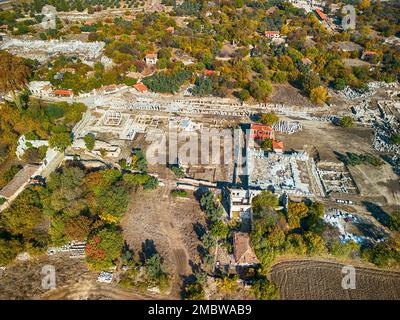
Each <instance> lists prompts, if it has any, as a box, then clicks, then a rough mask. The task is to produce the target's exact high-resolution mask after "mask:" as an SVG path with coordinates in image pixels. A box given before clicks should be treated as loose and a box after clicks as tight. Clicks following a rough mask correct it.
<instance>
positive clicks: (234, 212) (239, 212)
mask: <svg viewBox="0 0 400 320" xmlns="http://www.w3.org/2000/svg"><path fill="white" fill-rule="evenodd" d="M260 192H261V191H260V190H248V189H247V190H245V189H229V218H230V219H239V220H242V219H251V215H252V211H251V201H252V200H253V198H254V197H255V196H256V195H258V194H260Z"/></svg>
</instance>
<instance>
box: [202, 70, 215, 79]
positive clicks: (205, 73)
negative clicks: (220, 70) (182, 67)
mask: <svg viewBox="0 0 400 320" xmlns="http://www.w3.org/2000/svg"><path fill="white" fill-rule="evenodd" d="M216 73H217V72H216V71H215V70H208V69H205V70H204V75H205V76H207V77H209V76H213V75H214V74H216Z"/></svg>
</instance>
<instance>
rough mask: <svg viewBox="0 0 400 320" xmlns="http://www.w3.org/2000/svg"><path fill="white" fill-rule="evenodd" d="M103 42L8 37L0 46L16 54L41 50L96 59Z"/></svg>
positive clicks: (100, 52) (50, 53) (46, 52)
mask: <svg viewBox="0 0 400 320" xmlns="http://www.w3.org/2000/svg"><path fill="white" fill-rule="evenodd" d="M104 45H105V43H104V42H101V41H96V42H83V41H78V40H71V41H61V40H48V41H47V40H21V39H9V40H8V41H6V42H5V43H3V44H2V45H1V46H0V49H2V50H9V51H11V52H12V53H14V54H16V55H24V54H32V52H35V51H37V52H42V53H44V54H47V55H49V56H51V55H55V54H73V55H79V56H82V57H85V58H86V59H88V60H93V59H97V58H98V57H100V55H101V54H102V52H103V48H104Z"/></svg>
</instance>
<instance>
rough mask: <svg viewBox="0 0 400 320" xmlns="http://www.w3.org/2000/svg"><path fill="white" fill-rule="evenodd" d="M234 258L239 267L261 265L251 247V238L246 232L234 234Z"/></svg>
mask: <svg viewBox="0 0 400 320" xmlns="http://www.w3.org/2000/svg"><path fill="white" fill-rule="evenodd" d="M232 236H233V257H234V258H235V264H236V265H237V266H252V265H255V264H258V263H260V261H259V260H258V259H257V256H256V255H255V253H254V251H253V249H252V248H251V246H250V236H249V234H248V233H244V232H234V233H233V235H232Z"/></svg>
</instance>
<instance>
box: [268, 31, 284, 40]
mask: <svg viewBox="0 0 400 320" xmlns="http://www.w3.org/2000/svg"><path fill="white" fill-rule="evenodd" d="M264 35H265V36H266V37H267V38H269V39H278V38H280V36H281V34H280V32H279V31H265V32H264Z"/></svg>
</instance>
